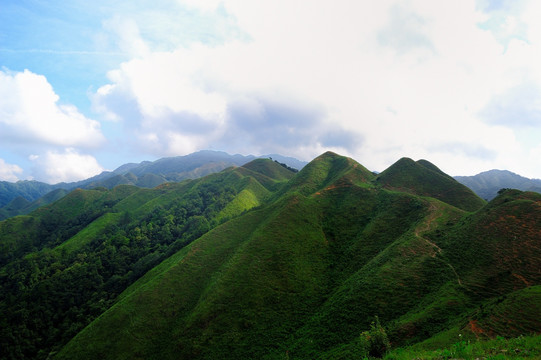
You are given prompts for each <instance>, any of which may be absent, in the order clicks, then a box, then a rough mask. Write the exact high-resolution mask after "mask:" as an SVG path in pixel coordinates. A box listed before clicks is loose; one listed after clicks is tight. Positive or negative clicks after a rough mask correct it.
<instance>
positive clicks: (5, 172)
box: [0, 159, 23, 182]
mask: <svg viewBox="0 0 541 360" xmlns="http://www.w3.org/2000/svg"><path fill="white" fill-rule="evenodd" d="M22 172H23V169H21V168H20V167H19V166H17V165H13V164H8V163H6V162H5V161H4V159H0V181H10V182H15V181H18V180H19V177H18V176H19V175H20V174H22Z"/></svg>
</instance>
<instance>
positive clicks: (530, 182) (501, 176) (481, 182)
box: [455, 170, 541, 200]
mask: <svg viewBox="0 0 541 360" xmlns="http://www.w3.org/2000/svg"><path fill="white" fill-rule="evenodd" d="M455 179H456V180H457V181H458V182H460V183H462V184H464V185H466V186H467V187H469V188H470V189H472V190H473V191H474V192H475V193H476V194H477V195H479V196H480V197H481V198H483V199H485V200H492V199H494V198H495V197H496V195H498V191H499V190H501V189H505V188H507V189H518V190H522V191H535V192H538V193H541V180H540V179H528V178H525V177H523V176H520V175H517V174H515V173H513V172H511V171H507V170H489V171H485V172H482V173H480V174H477V175H475V176H455Z"/></svg>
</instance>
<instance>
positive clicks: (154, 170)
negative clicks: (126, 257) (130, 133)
mask: <svg viewBox="0 0 541 360" xmlns="http://www.w3.org/2000/svg"><path fill="white" fill-rule="evenodd" d="M256 158H272V159H274V160H275V161H278V162H280V163H282V164H286V165H287V166H289V167H291V168H293V169H297V170H300V169H302V167H303V166H304V165H306V164H307V163H306V162H304V161H300V160H297V159H295V158H292V157H286V156H282V155H278V154H269V155H263V156H259V157H256V156H253V155H248V156H243V155H238V154H237V155H229V154H227V153H225V152H222V151H211V150H203V151H198V152H195V153H192V154H189V155H185V156H176V157H168V158H162V159H159V160H156V161H143V162H141V163H138V164H135V163H129V164H124V165H122V166H120V167H119V168H117V169H116V170H114V171H104V172H102V173H101V174H99V175H97V176H93V177H91V178H88V179H86V180H82V181H77V182H71V183H59V184H54V185H51V184H46V183H43V182H39V181H19V182H16V183H10V182H6V181H2V182H0V220H2V219H6V218H8V217H11V216H15V215H23V214H28V213H29V212H31V211H33V210H34V209H36V208H37V207H39V206H42V205H45V204H48V203H50V202H52V201H54V200H57V199H58V198H59V197H61V196H63V195H65V194H66V193H67V192H68V191H71V190H73V189H76V188H81V189H91V188H96V187H105V188H107V189H112V188H113V187H115V186H118V185H135V186H138V187H144V188H153V187H155V186H158V185H160V184H163V183H165V182H178V181H182V180H185V179H196V178H200V177H202V176H205V175H208V174H211V173H215V172H219V171H222V170H223V169H225V168H228V167H231V166H241V165H243V164H246V163H247V162H250V161H251V160H254V159H256ZM52 191H54V193H52V194H50V195H48V196H45V195H47V194H49V193H51V192H52Z"/></svg>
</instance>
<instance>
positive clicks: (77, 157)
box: [30, 148, 104, 184]
mask: <svg viewBox="0 0 541 360" xmlns="http://www.w3.org/2000/svg"><path fill="white" fill-rule="evenodd" d="M30 160H31V161H32V163H33V175H34V178H37V179H40V180H42V181H45V182H48V183H50V184H56V183H59V182H72V181H77V180H83V179H86V178H89V177H91V176H94V175H97V174H99V173H101V172H102V171H103V170H104V169H103V168H102V167H101V166H100V165H99V163H98V161H97V160H96V159H95V158H94V157H93V156H91V155H85V154H80V153H79V152H77V151H76V150H75V149H73V148H67V149H65V150H63V151H47V152H46V153H45V154H44V155H32V156H30Z"/></svg>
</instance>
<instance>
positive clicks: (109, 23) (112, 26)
mask: <svg viewBox="0 0 541 360" xmlns="http://www.w3.org/2000/svg"><path fill="white" fill-rule="evenodd" d="M103 28H104V29H105V30H107V32H108V33H109V34H110V41H111V42H112V43H113V45H114V46H115V47H116V48H117V49H118V50H120V52H122V53H125V54H127V55H129V56H132V57H139V56H144V55H146V54H148V52H149V49H148V46H147V44H146V43H145V41H144V40H143V38H142V37H141V34H140V32H139V26H138V25H137V23H136V22H135V20H133V19H130V18H125V17H122V16H120V15H117V16H114V17H113V18H111V19H107V20H105V21H104V22H103Z"/></svg>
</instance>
